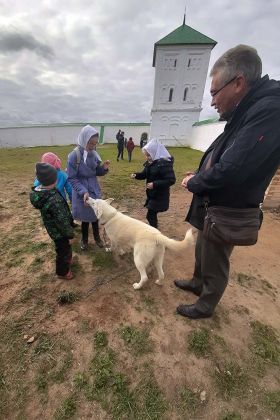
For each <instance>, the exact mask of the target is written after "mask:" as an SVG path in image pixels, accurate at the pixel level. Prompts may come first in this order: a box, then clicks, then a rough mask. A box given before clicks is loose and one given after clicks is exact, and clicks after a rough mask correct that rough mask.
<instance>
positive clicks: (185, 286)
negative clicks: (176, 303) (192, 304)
mask: <svg viewBox="0 0 280 420" xmlns="http://www.w3.org/2000/svg"><path fill="white" fill-rule="evenodd" d="M174 284H175V286H176V287H179V289H182V290H186V291H188V292H192V293H193V294H194V295H196V296H200V295H201V292H202V289H198V288H197V287H193V285H192V284H191V282H190V281H188V280H174Z"/></svg>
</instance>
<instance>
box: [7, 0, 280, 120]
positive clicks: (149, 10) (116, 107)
mask: <svg viewBox="0 0 280 420" xmlns="http://www.w3.org/2000/svg"><path fill="white" fill-rule="evenodd" d="M185 3H186V1H185V0H175V1H170V0H169V1H167V0H166V1H164V0H141V1H140V0H0V126H5V125H12V124H29V123H53V122H54V123H56V122H98V121H100V122H101V121H102V122H106V121H107V122H110V121H118V122H119V121H120V122H149V121H150V111H151V106H152V98H153V83H154V72H155V70H154V68H153V67H152V58H153V47H154V43H155V42H157V41H158V40H160V39H161V38H163V37H164V36H165V35H167V34H168V33H170V32H172V31H173V30H174V29H176V28H177V27H178V26H180V25H181V24H182V22H183V15H184V8H185ZM186 24H187V25H189V26H191V27H192V28H194V29H196V30H198V31H200V32H202V33H203V34H205V35H207V36H209V37H210V38H213V39H214V40H216V41H217V42H218V44H217V45H216V47H215V48H214V49H213V51H212V55H211V61H210V67H211V65H212V64H213V63H214V61H215V60H216V59H217V58H218V57H219V56H220V55H221V54H222V53H223V52H224V51H226V50H227V49H228V48H231V47H233V46H235V45H237V44H239V43H243V44H248V45H252V46H254V47H255V48H257V50H258V52H259V55H260V56H261V58H262V60H263V74H266V73H268V74H269V75H270V76H271V77H272V78H276V79H280V53H279V43H280V0H266V1H264V0H235V1H232V0H207V1H201V0H188V1H187V17H186ZM209 82H210V79H209V78H208V80H207V83H206V88H205V93H204V99H203V111H202V112H201V115H200V119H205V118H209V117H212V116H216V115H217V114H216V113H215V111H213V110H211V108H210V106H209V104H210V95H209Z"/></svg>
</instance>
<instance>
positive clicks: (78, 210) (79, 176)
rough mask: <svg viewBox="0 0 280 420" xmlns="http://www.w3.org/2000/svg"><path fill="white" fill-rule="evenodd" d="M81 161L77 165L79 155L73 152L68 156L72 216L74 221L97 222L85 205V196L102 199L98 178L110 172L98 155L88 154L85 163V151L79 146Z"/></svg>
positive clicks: (90, 209) (93, 214) (92, 212)
mask: <svg viewBox="0 0 280 420" xmlns="http://www.w3.org/2000/svg"><path fill="white" fill-rule="evenodd" d="M79 149H80V154H81V160H80V163H79V164H78V163H77V154H76V152H75V151H74V150H73V152H71V153H70V154H69V156H68V162H67V174H68V180H69V182H70V184H71V185H72V214H73V217H74V219H76V220H81V221H82V222H90V223H91V222H95V221H96V220H97V219H96V216H95V213H94V211H93V210H92V208H91V207H89V206H85V205H84V194H85V193H87V192H88V193H89V196H90V197H91V198H101V189H100V185H99V183H98V180H97V176H103V175H105V174H106V173H107V172H108V169H104V168H103V166H101V165H100V163H101V162H100V160H99V159H98V157H97V155H96V153H94V152H93V151H91V152H88V155H87V159H86V162H84V156H83V154H84V149H83V148H82V147H80V146H79Z"/></svg>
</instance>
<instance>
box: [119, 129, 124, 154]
mask: <svg viewBox="0 0 280 420" xmlns="http://www.w3.org/2000/svg"><path fill="white" fill-rule="evenodd" d="M117 140H118V156H117V161H119V160H120V158H121V159H122V160H123V149H124V131H121V133H120V134H119V135H118V139H117Z"/></svg>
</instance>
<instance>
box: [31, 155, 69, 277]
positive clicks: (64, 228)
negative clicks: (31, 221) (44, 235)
mask: <svg viewBox="0 0 280 420" xmlns="http://www.w3.org/2000/svg"><path fill="white" fill-rule="evenodd" d="M36 176H37V179H38V181H39V182H40V185H39V186H38V187H33V188H32V191H31V193H30V201H31V204H32V205H33V206H34V207H35V208H36V209H38V210H40V212H41V216H42V219H43V223H44V225H45V228H46V229H47V232H48V234H49V236H50V237H51V239H52V240H53V241H54V243H55V251H56V274H57V276H58V277H59V278H64V279H67V280H70V279H72V278H73V274H72V272H71V261H72V247H71V245H72V241H73V237H74V230H73V217H72V214H71V212H70V209H69V206H68V204H67V202H66V200H65V199H64V198H63V197H62V195H61V194H60V193H59V192H58V191H57V189H56V188H55V185H56V180H57V170H56V169H55V168H54V167H53V166H51V165H49V164H47V163H37V164H36Z"/></svg>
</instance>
